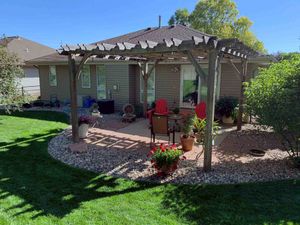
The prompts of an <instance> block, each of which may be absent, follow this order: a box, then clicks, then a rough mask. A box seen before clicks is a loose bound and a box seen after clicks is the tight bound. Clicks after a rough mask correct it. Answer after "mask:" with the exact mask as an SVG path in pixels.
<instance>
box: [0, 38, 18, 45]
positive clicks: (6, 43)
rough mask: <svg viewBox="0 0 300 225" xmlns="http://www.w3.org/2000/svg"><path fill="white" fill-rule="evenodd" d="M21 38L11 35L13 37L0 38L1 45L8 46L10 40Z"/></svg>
mask: <svg viewBox="0 0 300 225" xmlns="http://www.w3.org/2000/svg"><path fill="white" fill-rule="evenodd" d="M16 38H19V36H11V37H3V38H0V46H3V47H6V46H7V45H8V44H9V42H11V41H12V40H14V39H16Z"/></svg>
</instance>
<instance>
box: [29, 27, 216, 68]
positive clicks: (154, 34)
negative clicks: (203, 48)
mask: <svg viewBox="0 0 300 225" xmlns="http://www.w3.org/2000/svg"><path fill="white" fill-rule="evenodd" d="M203 35H205V36H209V37H214V36H213V35H209V34H206V33H203V32H200V31H198V30H195V29H193V28H190V27H187V26H184V25H180V24H178V25H173V26H162V27H148V28H146V29H142V30H138V31H135V32H131V33H128V34H124V35H121V36H117V37H114V38H110V39H106V40H102V41H98V42H94V43H92V44H99V43H107V44H116V43H122V42H129V43H132V44H138V42H139V41H145V40H148V41H153V42H157V43H163V41H164V39H171V38H176V39H180V40H182V41H184V40H191V39H192V37H193V36H196V37H197V36H198V37H201V36H203ZM78 59H80V57H78ZM92 60H93V61H107V60H104V59H97V58H95V59H92ZM67 61H68V57H66V56H63V55H59V54H58V53H54V54H50V55H47V56H43V57H39V58H36V59H33V60H30V63H32V64H34V63H36V64H46V63H54V62H57V63H66V62H67ZM89 61H90V60H89Z"/></svg>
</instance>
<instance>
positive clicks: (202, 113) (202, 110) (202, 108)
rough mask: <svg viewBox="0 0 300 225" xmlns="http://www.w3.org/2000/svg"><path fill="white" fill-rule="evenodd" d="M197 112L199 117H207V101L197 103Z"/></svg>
mask: <svg viewBox="0 0 300 225" xmlns="http://www.w3.org/2000/svg"><path fill="white" fill-rule="evenodd" d="M195 112H196V115H197V117H198V118H199V119H205V118H206V103H205V102H200V103H199V104H198V105H196V108H195Z"/></svg>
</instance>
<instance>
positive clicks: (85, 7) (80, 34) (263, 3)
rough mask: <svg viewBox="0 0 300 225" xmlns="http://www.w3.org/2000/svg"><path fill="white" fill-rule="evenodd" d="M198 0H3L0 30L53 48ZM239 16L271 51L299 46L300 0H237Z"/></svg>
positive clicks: (145, 21)
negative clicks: (248, 23)
mask: <svg viewBox="0 0 300 225" xmlns="http://www.w3.org/2000/svg"><path fill="white" fill-rule="evenodd" d="M197 2H198V0H109V1H107V0H106V1H103V0H26V1H24V0H10V1H4V0H1V3H0V35H2V34H5V35H6V36H14V35H19V36H22V37H24V38H27V39H30V40H33V41H37V42H39V43H42V44H45V45H48V46H50V47H53V48H58V47H59V46H60V45H61V44H66V43H68V44H77V43H92V42H95V41H100V40H104V39H107V38H111V37H115V36H118V35H121V34H125V33H129V32H132V31H136V30H139V29H143V28H146V27H151V26H152V27H153V26H157V25H158V15H161V16H162V23H163V25H167V23H168V20H169V18H170V16H171V15H172V14H173V13H174V12H175V10H176V9H178V8H187V9H188V10H189V11H190V12H191V11H192V10H193V9H194V7H195V5H196V3H197ZM235 2H236V5H237V7H238V10H239V12H240V15H239V16H247V17H248V18H249V19H250V20H251V21H252V22H253V26H252V31H253V32H254V33H255V35H256V36H257V37H258V39H259V40H261V41H263V42H264V44H265V47H266V49H267V50H268V52H269V53H276V52H278V51H280V52H292V51H299V49H300V0H235Z"/></svg>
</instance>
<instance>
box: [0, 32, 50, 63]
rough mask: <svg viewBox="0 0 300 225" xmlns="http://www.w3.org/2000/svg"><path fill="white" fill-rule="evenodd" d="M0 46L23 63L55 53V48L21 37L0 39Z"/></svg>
mask: <svg viewBox="0 0 300 225" xmlns="http://www.w3.org/2000/svg"><path fill="white" fill-rule="evenodd" d="M0 45H2V46H4V47H5V48H6V49H7V50H8V51H9V52H13V53H15V54H16V55H17V56H18V57H19V58H20V60H21V62H24V61H28V60H31V59H34V58H37V57H41V56H45V55H49V54H53V53H55V49H53V48H50V47H48V46H46V45H42V44H40V43H37V42H34V41H31V40H28V39H26V38H23V37H20V36H11V37H5V38H2V39H0Z"/></svg>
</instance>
